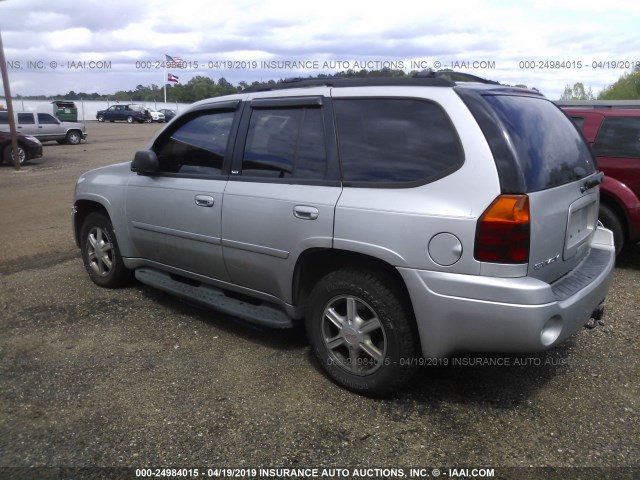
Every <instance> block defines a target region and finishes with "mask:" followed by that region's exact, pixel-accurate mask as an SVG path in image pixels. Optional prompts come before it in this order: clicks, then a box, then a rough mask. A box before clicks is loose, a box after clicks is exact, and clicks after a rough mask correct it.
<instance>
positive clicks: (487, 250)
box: [474, 195, 530, 263]
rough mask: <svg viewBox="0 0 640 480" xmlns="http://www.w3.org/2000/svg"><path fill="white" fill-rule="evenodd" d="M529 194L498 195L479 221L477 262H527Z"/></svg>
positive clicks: (476, 248)
mask: <svg viewBox="0 0 640 480" xmlns="http://www.w3.org/2000/svg"><path fill="white" fill-rule="evenodd" d="M529 224H530V220H529V197H527V196H526V195H500V196H499V197H498V198H496V199H495V200H494V201H493V203H492V204H491V205H489V208H487V209H486V210H485V212H484V213H483V214H482V216H481V217H480V220H478V226H477V229H476V245H475V253H474V256H475V258H476V260H478V261H480V262H492V263H527V262H528V261H529V237H530V228H529Z"/></svg>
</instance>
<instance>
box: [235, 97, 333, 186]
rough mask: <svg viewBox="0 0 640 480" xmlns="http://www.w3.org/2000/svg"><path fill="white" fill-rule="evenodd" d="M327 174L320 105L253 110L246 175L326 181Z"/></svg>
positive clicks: (247, 142) (246, 146)
mask: <svg viewBox="0 0 640 480" xmlns="http://www.w3.org/2000/svg"><path fill="white" fill-rule="evenodd" d="M326 173H327V154H326V148H325V135H324V123H323V119H322V111H321V109H320V108H274V109H256V110H254V111H253V112H252V113H251V121H250V123H249V131H248V134H247V141H246V144H245V149H244V158H243V160H242V175H243V176H257V177H268V178H284V179H301V180H322V179H324V178H325V176H326Z"/></svg>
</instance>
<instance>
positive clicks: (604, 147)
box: [593, 117, 640, 158]
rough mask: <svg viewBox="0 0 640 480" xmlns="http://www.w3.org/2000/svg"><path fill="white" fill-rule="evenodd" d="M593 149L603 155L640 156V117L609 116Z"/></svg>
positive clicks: (597, 153)
mask: <svg viewBox="0 0 640 480" xmlns="http://www.w3.org/2000/svg"><path fill="white" fill-rule="evenodd" d="M593 149H594V150H595V152H596V155H598V156H603V157H623V158H640V117H607V118H605V119H604V121H603V122H602V126H601V127H600V130H599V131H598V135H597V136H596V140H595V143H594V145H593Z"/></svg>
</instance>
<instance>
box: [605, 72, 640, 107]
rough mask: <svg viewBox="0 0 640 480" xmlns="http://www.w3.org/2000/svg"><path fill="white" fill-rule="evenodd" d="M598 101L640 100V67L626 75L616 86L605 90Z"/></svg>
mask: <svg viewBox="0 0 640 480" xmlns="http://www.w3.org/2000/svg"><path fill="white" fill-rule="evenodd" d="M598 100H640V67H636V68H634V69H633V71H631V72H630V73H625V74H624V75H622V77H620V78H619V79H618V80H617V81H616V82H615V83H614V84H612V85H609V86H608V87H606V88H605V89H603V90H602V91H601V92H600V94H599V95H598Z"/></svg>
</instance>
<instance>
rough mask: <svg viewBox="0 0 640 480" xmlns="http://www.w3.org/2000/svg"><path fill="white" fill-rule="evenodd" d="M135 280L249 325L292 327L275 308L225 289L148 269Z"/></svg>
mask: <svg viewBox="0 0 640 480" xmlns="http://www.w3.org/2000/svg"><path fill="white" fill-rule="evenodd" d="M136 278H137V279H138V280H139V281H141V282H142V283H144V284H146V285H149V286H151V287H154V288H157V289H159V290H163V291H165V292H168V293H171V294H173V295H177V296H179V297H182V298H186V299H188V300H193V301H195V302H197V303H200V304H203V305H205V306H207V307H210V308H213V309H214V310H218V311H220V312H222V313H226V314H229V315H233V316H235V317H239V318H242V319H243V320H246V321H247V322H251V323H255V324H258V325H263V326H267V327H272V328H290V327H293V321H292V320H291V318H289V317H288V316H287V314H286V313H284V311H282V310H280V309H279V308H278V307H276V306H275V305H271V304H267V303H263V304H260V305H253V304H251V303H248V302H243V301H242V300H238V299H235V298H231V297H227V296H226V295H225V294H224V292H223V291H222V290H220V289H218V288H215V287H212V286H210V285H205V284H200V285H197V286H195V285H189V284H188V283H184V282H180V281H178V280H174V279H173V278H171V276H170V275H169V274H168V273H164V272H161V271H159V270H154V269H152V268H147V267H144V268H138V269H137V270H136Z"/></svg>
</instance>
